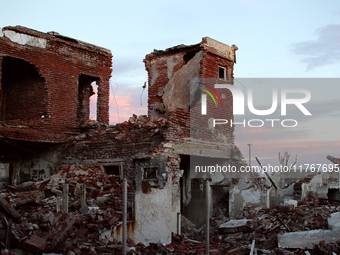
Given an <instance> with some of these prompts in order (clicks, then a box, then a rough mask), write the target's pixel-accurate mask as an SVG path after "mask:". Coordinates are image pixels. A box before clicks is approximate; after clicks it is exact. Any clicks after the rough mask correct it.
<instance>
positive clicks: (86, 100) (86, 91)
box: [77, 74, 98, 125]
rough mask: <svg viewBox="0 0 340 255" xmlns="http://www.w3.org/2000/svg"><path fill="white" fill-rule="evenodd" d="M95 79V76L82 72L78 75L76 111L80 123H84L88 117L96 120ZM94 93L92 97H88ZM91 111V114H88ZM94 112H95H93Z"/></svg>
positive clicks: (96, 88)
mask: <svg viewBox="0 0 340 255" xmlns="http://www.w3.org/2000/svg"><path fill="white" fill-rule="evenodd" d="M97 80H98V78H96V77H91V76H87V75H84V74H81V75H79V79H78V111H77V121H78V123H79V124H80V125H82V124H84V123H85V122H86V121H87V120H89V119H90V117H91V118H92V119H94V120H97V101H98V100H97V99H98V98H97V94H98V93H97V91H98V86H97ZM93 95H96V96H95V97H94V99H91V104H92V105H91V104H90V97H92V96H93ZM90 112H92V114H90ZM93 113H95V114H93Z"/></svg>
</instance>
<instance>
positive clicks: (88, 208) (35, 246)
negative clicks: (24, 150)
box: [0, 165, 133, 254]
mask: <svg viewBox="0 0 340 255" xmlns="http://www.w3.org/2000/svg"><path fill="white" fill-rule="evenodd" d="M64 183H68V184H69V192H68V194H69V203H68V205H69V209H68V213H64V212H63V211H62V209H63V208H62V206H61V204H62V201H61V197H60V196H61V194H62V190H63V185H64ZM82 183H84V184H86V205H85V206H83V207H81V206H80V205H81V203H80V200H81V198H80V196H79V191H78V190H79V185H80V184H82ZM122 185H123V184H122V181H121V180H120V178H119V177H118V176H114V175H106V174H105V173H104V172H103V171H102V170H101V169H100V167H98V166H96V165H71V166H66V167H64V168H62V169H61V170H60V171H59V172H58V173H57V174H55V175H52V176H51V178H50V179H49V180H45V181H39V182H28V183H24V184H23V185H20V186H10V185H7V192H2V193H1V195H2V198H3V200H2V201H0V203H1V205H2V207H4V206H3V203H2V202H4V203H6V204H5V206H7V207H8V208H10V210H8V211H7V212H6V213H4V214H3V215H2V216H1V218H2V224H0V230H1V231H0V239H1V242H0V246H2V247H1V248H5V242H4V235H1V233H3V234H5V233H6V229H7V224H6V222H7V220H9V219H10V218H12V219H13V220H14V221H15V222H13V223H12V228H11V232H12V235H11V245H12V247H13V246H15V247H18V248H19V249H21V250H25V251H29V252H32V253H33V254H41V253H43V252H45V253H46V252H58V253H62V254H102V253H105V252H106V253H112V252H113V251H114V250H117V247H116V243H117V241H116V240H114V239H113V238H111V237H110V238H101V234H102V233H103V232H105V231H106V230H112V229H113V228H114V227H115V226H116V225H117V224H119V223H120V222H121V221H122V203H123V202H122V193H123V186H122ZM127 188H128V195H129V193H130V194H131V193H132V192H133V189H132V183H131V182H128V186H127ZM129 197H130V198H131V197H132V196H131V195H130V196H129ZM60 207H61V209H60ZM1 211H4V210H1ZM18 214H19V216H18ZM131 219H132V203H131V199H130V200H129V202H128V220H131ZM1 237H3V238H1ZM109 240H110V241H109ZM110 245H111V246H110ZM110 247H111V248H110ZM32 253H20V254H32ZM13 254H14V253H13Z"/></svg>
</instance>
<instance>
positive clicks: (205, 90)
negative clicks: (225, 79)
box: [198, 82, 222, 106]
mask: <svg viewBox="0 0 340 255" xmlns="http://www.w3.org/2000/svg"><path fill="white" fill-rule="evenodd" d="M198 84H201V85H203V86H205V87H207V88H208V89H210V90H211V91H212V92H214V94H215V95H216V96H217V98H218V100H219V101H220V104H221V106H222V100H221V98H220V96H219V94H218V93H217V91H216V90H215V89H214V88H213V87H212V86H210V85H208V84H205V83H203V82H198ZM198 88H199V89H200V90H202V91H204V92H205V93H207V94H208V95H209V96H210V97H211V98H212V100H214V103H215V106H217V102H216V100H215V97H214V96H213V94H211V92H210V91H209V90H207V89H204V88H201V87H198Z"/></svg>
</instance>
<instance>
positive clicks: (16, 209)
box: [0, 164, 340, 255]
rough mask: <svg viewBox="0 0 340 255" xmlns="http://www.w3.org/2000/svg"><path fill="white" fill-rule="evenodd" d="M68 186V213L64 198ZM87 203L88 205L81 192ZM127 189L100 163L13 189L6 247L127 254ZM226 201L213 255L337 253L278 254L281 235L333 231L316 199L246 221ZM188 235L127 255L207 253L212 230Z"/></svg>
mask: <svg viewBox="0 0 340 255" xmlns="http://www.w3.org/2000/svg"><path fill="white" fill-rule="evenodd" d="M65 184H68V187H69V190H68V195H69V197H68V213H66V212H64V208H63V206H62V205H63V203H62V199H61V197H62V196H63V189H64V186H65ZM84 184H85V187H86V200H85V201H86V204H85V205H83V206H81V196H82V191H81V187H82V185H84ZM133 190H134V189H133V183H132V182H131V181H129V182H128V220H129V221H133V210H132V207H133V205H132V201H133ZM122 193H123V184H122V180H121V179H120V177H119V176H115V175H107V174H105V173H104V172H103V171H102V169H101V168H100V166H98V165H96V164H74V165H68V166H65V167H63V168H62V169H61V170H60V171H59V172H58V173H57V174H55V175H52V176H51V177H50V178H49V179H47V180H42V181H36V182H33V181H30V182H26V183H23V184H21V185H19V186H14V185H6V190H3V191H2V192H1V196H0V212H1V214H0V220H1V223H0V247H1V249H4V248H5V246H6V240H5V239H6V236H7V231H8V229H11V230H10V231H11V239H10V243H11V250H10V253H11V254H22V255H24V254H43V253H44V254H48V253H59V254H69V255H74V254H93V255H94V254H120V253H121V252H122V245H121V242H118V241H117V240H116V239H115V238H114V237H113V234H112V233H113V231H112V230H114V228H115V227H116V226H118V225H119V224H120V223H121V221H122V203H123V201H122ZM227 203H228V201H227V197H225V198H224V199H222V200H221V201H220V203H218V204H215V206H214V211H213V217H212V218H211V219H210V243H209V251H210V253H211V254H249V253H250V251H251V250H254V249H256V252H257V254H270V255H271V254H307V253H305V252H309V254H332V252H338V251H339V250H340V241H339V242H334V243H326V242H324V241H322V242H320V243H319V244H316V245H314V247H313V249H309V250H306V249H288V248H279V246H278V235H281V234H283V233H289V232H298V231H308V230H318V229H329V226H328V222H327V219H328V218H329V217H330V215H331V214H332V213H336V212H340V206H338V205H337V203H335V202H334V201H328V200H326V199H320V198H317V197H315V196H313V195H310V196H309V198H308V200H305V201H301V202H299V203H296V205H294V204H281V205H278V206H277V207H276V208H275V209H268V208H254V207H252V206H247V207H244V210H243V215H242V217H238V218H236V219H229V218H228V217H227V216H228V210H227V208H226V204H227ZM182 221H183V222H182V224H183V223H184V225H185V226H186V227H187V228H186V229H184V228H183V232H182V233H183V235H177V234H173V235H172V242H171V243H170V244H162V243H150V244H149V245H148V246H145V245H144V244H142V243H138V244H135V243H134V242H133V241H132V240H131V239H128V246H129V247H128V254H205V251H206V244H205V236H206V233H205V227H202V228H201V229H196V228H195V225H194V224H192V223H191V222H190V221H188V220H187V219H185V218H184V217H182ZM14 248H16V249H14Z"/></svg>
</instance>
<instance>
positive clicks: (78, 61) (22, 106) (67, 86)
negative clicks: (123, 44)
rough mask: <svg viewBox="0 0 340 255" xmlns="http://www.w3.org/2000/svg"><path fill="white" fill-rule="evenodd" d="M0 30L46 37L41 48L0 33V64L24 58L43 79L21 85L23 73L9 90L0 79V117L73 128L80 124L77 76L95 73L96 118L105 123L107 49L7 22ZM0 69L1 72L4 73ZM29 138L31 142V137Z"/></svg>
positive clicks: (35, 126)
mask: <svg viewBox="0 0 340 255" xmlns="http://www.w3.org/2000/svg"><path fill="white" fill-rule="evenodd" d="M3 30H4V31H6V30H8V31H14V32H16V33H19V34H24V35H30V36H34V37H36V38H42V39H45V40H46V48H39V47H35V46H30V45H27V44H26V45H20V44H18V43H15V42H12V41H11V40H10V39H9V38H7V37H6V36H3V37H0V64H1V65H2V67H4V66H3V65H4V63H5V62H6V61H7V60H13V58H14V59H15V60H19V61H22V63H26V67H29V68H34V69H35V70H36V72H37V74H38V76H40V78H41V80H42V82H41V83H40V84H38V85H37V84H36V83H35V84H31V85H30V86H29V85H27V84H22V83H24V82H23V81H25V77H19V78H20V79H21V80H19V81H20V82H21V86H13V89H12V90H11V91H10V88H9V85H7V88H6V90H5V88H4V87H3V86H2V85H3V84H1V82H2V80H1V79H0V88H2V90H1V91H2V94H1V95H2V97H1V98H0V106H1V107H0V109H1V112H0V117H1V120H2V121H6V122H14V121H21V122H24V124H26V125H29V126H30V128H33V129H36V130H40V131H47V132H52V133H60V132H65V131H72V130H73V129H74V128H77V127H78V126H79V124H80V123H79V122H78V121H77V111H78V106H79V100H78V92H79V91H78V77H79V76H80V75H86V76H90V77H94V78H96V80H97V85H98V87H99V88H98V90H99V91H98V95H99V96H98V113H99V114H98V115H97V119H98V121H100V122H104V123H108V122H109V87H110V86H109V78H110V76H111V71H112V70H111V64H112V60H111V58H112V55H111V54H110V52H109V51H107V50H101V49H98V48H95V47H90V46H89V45H87V44H86V45H85V44H82V43H79V42H78V41H76V40H74V39H70V38H62V37H60V36H54V35H51V34H47V33H41V32H37V31H34V30H31V29H27V28H23V27H6V28H4V29H3ZM7 66H8V65H7ZM5 68H6V66H5ZM2 69H3V68H0V75H4V74H3V73H1V70H2ZM15 71H16V70H14V72H15ZM21 75H24V74H21ZM19 78H18V79H19ZM11 85H12V84H11ZM6 93H7V94H8V95H7V97H6ZM9 94H10V95H9ZM6 99H7V101H6ZM41 116H43V117H41ZM40 120H43V121H40ZM19 136H20V135H19ZM31 140H32V141H36V138H35V137H32V138H31Z"/></svg>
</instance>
